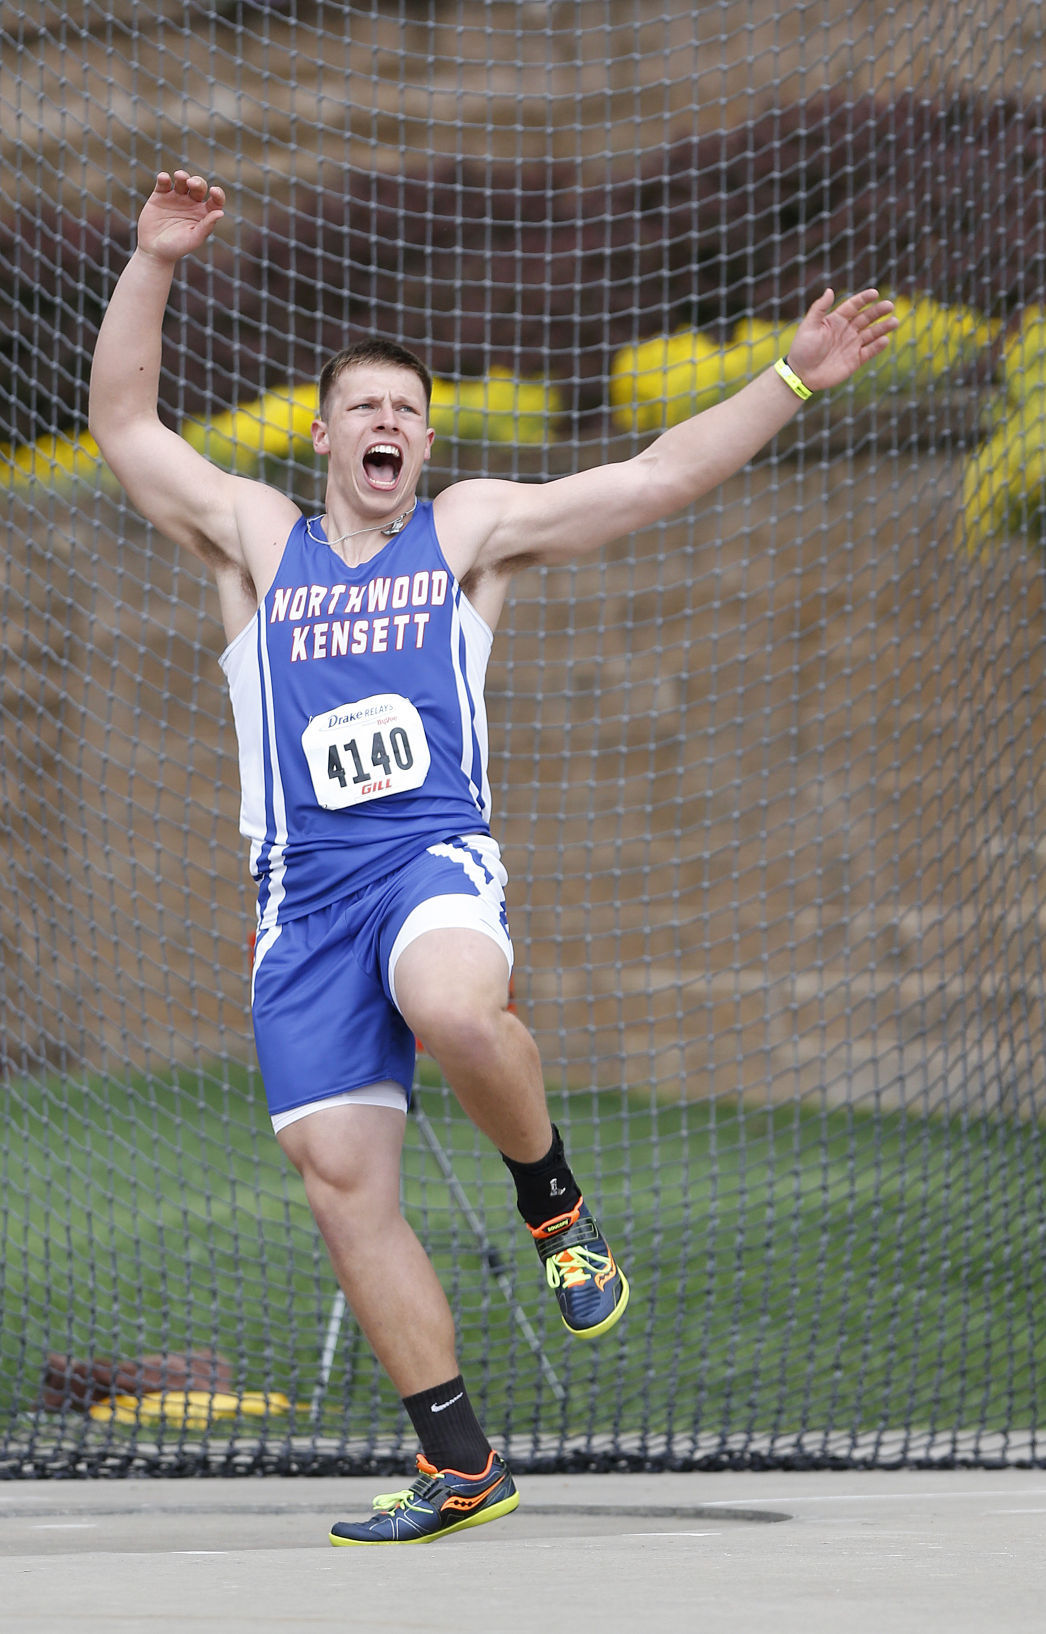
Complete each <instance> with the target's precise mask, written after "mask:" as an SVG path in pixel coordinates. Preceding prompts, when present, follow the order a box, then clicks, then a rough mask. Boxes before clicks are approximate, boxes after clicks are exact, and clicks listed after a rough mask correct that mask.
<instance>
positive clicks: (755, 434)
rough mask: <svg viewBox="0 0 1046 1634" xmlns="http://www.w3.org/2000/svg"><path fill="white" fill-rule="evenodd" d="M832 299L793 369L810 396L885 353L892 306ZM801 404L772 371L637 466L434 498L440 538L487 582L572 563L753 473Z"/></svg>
mask: <svg viewBox="0 0 1046 1634" xmlns="http://www.w3.org/2000/svg"><path fill="white" fill-rule="evenodd" d="M834 301H835V297H834V294H833V292H832V291H831V290H830V289H828V290H825V292H824V294H823V295H821V296H820V297H819V298H818V299H817V300H816V301H815V302H814V303H813V305H812V306H811V308H810V310H809V311H808V312H807V314H806V316H805V317H804V319H803V321H802V323H801V324H800V325H799V328H798V330H797V331H796V335H795V339H794V341H793V342H792V346H791V350H790V353H789V358H788V362H789V365H790V368H791V371H792V373H793V375H794V376H796V377H798V380H799V382H800V384H801V386H803V387H805V388H808V390H809V391H811V392H813V391H820V390H824V389H826V388H827V387H829V386H838V385H841V384H842V382H843V381H845V380H847V379H849V377H850V375H852V374H853V373H855V371H856V370H857V369H859V368H860V367H861V366H862V365H863V364H864V363H866V362H868V360H869V359H870V358H873V357H875V356H877V355H878V353H880V352H881V351H882V350H883V348H884V347H885V346H886V345H888V343H889V338H890V335H891V333H892V331H893V330H894V329H896V328H897V319H896V318H895V317H894V315H893V305H892V303H891V302H890V301H886V300H880V299H879V294H878V291H877V290H874V289H866V290H862V291H861V293H860V294H858V295H852V296H851V297H850V298H849V299H848V300H845V301H843V302H842V303H841V304H840V305H839V306H835V305H834ZM801 407H802V398H801V396H800V395H798V394H797V392H796V391H795V390H794V389H793V386H791V385H789V384H788V382H787V380H786V379H784V378H783V377H782V375H781V374H780V373H779V372H778V371H777V369H776V368H770V369H766V370H765V371H764V372H763V373H762V374H760V375H758V376H757V377H756V379H755V380H752V381H750V382H749V384H748V385H747V386H745V387H744V388H743V389H742V390H741V391H739V392H737V393H736V394H735V395H734V396H732V397H729V398H726V399H725V400H724V401H723V402H721V403H717V404H715V405H714V407H712V408H710V409H706V410H705V411H704V412H703V413H701V414H697V415H694V417H693V418H692V419H690V420H685V421H683V422H682V423H681V424H680V425H677V426H673V427H671V428H670V429H669V430H668V431H665V432H663V433H662V435H661V436H660V437H658V438H656V440H655V441H654V442H652V443H651V444H650V446H649V447H648V448H646V449H644V450H643V452H642V453H641V454H637V455H636V456H635V457H634V458H633V459H630V460H622V461H620V462H619V463H617V464H613V465H603V466H598V467H595V468H593V469H592V470H588V471H579V472H577V473H575V474H574V475H573V476H569V477H561V478H559V479H558V480H557V481H554V482H549V483H545V484H541V485H539V484H523V483H511V482H483V481H477V482H464V483H461V484H459V485H458V486H457V487H455V488H452V489H448V490H445V492H444V493H443V494H441V495H440V496H439V498H438V499H437V502H436V504H437V518H438V521H439V525H440V529H441V535H444V536H445V537H446V538H447V539H451V538H456V537H458V538H460V537H467V538H468V540H469V541H470V545H471V549H472V560H471V562H469V561H467V560H459V561H457V562H455V564H454V565H455V568H456V569H457V571H459V573H461V572H462V570H464V573H472V574H473V575H474V576H475V577H477V578H480V577H482V576H483V574H484V572H485V571H486V572H489V573H493V574H498V573H502V574H503V573H504V572H506V571H511V569H512V567H513V566H517V565H522V564H523V563H525V562H527V561H539V562H553V561H566V560H571V559H573V558H575V557H577V556H580V555H584V554H586V553H587V552H590V551H593V550H598V549H600V548H601V547H602V546H603V545H607V544H609V543H610V542H611V540H613V539H620V538H622V537H623V536H624V535H625V534H628V533H632V532H634V531H636V530H637V529H639V528H644V527H649V526H650V525H651V524H652V523H654V522H659V521H661V520H663V519H664V518H665V517H668V516H672V515H674V514H675V513H677V512H679V511H682V510H685V509H686V508H687V507H688V506H690V505H693V504H694V503H695V502H696V501H697V500H699V499H701V498H702V497H703V496H704V495H705V494H707V493H709V492H710V491H711V490H712V489H713V488H716V487H718V485H719V484H720V483H721V482H723V481H724V480H725V479H726V478H727V477H729V476H731V475H732V474H733V473H734V472H735V471H739V470H740V469H741V468H742V466H744V465H746V464H747V463H748V461H749V460H750V459H752V457H753V456H754V455H755V454H757V453H758V452H759V450H760V449H761V448H762V447H763V446H764V445H765V444H766V443H768V442H769V441H770V440H771V438H773V437H775V436H776V435H777V433H778V432H779V431H781V430H783V428H784V427H785V426H786V425H787V424H788V422H789V421H790V420H792V419H793V418H794V417H795V415H796V414H797V412H798V411H799V409H800V408H801Z"/></svg>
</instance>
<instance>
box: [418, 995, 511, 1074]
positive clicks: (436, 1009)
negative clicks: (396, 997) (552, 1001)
mask: <svg viewBox="0 0 1046 1634" xmlns="http://www.w3.org/2000/svg"><path fill="white" fill-rule="evenodd" d="M505 1016H506V1012H505V1011H504V1010H502V1009H500V1008H499V1007H497V1006H496V1005H489V1004H482V1003H478V1002H476V1001H475V1000H474V999H473V998H472V997H471V996H470V995H469V994H468V993H464V994H453V995H451V996H447V995H444V997H443V998H442V999H440V1000H438V1001H430V1002H427V1003H424V1004H423V1005H422V1007H421V1013H420V1014H419V1015H418V1017H417V1020H416V1022H415V1031H416V1032H417V1034H418V1037H419V1038H420V1039H421V1042H422V1043H423V1044H424V1046H425V1048H426V1050H428V1052H429V1053H430V1055H433V1056H434V1057H435V1058H436V1060H437V1061H438V1060H440V1059H442V1058H444V1057H452V1058H464V1059H467V1060H469V1061H476V1062H479V1061H486V1060H489V1059H490V1058H491V1057H492V1056H495V1055H496V1054H497V1053H498V1052H499V1051H500V1050H501V1049H502V1048H503V1044H504V1028H505Z"/></svg>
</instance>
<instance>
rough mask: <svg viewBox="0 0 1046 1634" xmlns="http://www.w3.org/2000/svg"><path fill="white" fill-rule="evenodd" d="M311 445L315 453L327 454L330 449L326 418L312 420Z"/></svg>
mask: <svg viewBox="0 0 1046 1634" xmlns="http://www.w3.org/2000/svg"><path fill="white" fill-rule="evenodd" d="M311 430H312V446H313V448H314V449H315V450H316V452H317V454H329V453H330V451H331V445H330V438H329V437H328V435H327V422H326V420H313V422H312V427H311Z"/></svg>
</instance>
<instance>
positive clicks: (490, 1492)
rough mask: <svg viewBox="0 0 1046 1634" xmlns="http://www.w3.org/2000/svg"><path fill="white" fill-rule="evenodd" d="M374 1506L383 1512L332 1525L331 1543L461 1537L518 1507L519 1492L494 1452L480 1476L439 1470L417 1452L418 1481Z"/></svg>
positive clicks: (398, 1541) (383, 1498)
mask: <svg viewBox="0 0 1046 1634" xmlns="http://www.w3.org/2000/svg"><path fill="white" fill-rule="evenodd" d="M375 1502H376V1503H377V1504H380V1505H381V1507H380V1508H379V1509H377V1511H376V1513H375V1514H373V1515H368V1517H367V1519H366V1520H364V1521H359V1522H358V1523H353V1522H350V1521H336V1522H335V1524H334V1525H333V1526H332V1527H331V1532H330V1540H331V1542H332V1543H334V1544H339V1545H340V1544H350V1545H351V1544H368V1543H431V1542H432V1541H433V1539H434V1538H442V1537H446V1536H447V1535H448V1534H449V1533H450V1532H463V1531H464V1530H465V1529H466V1527H469V1526H482V1525H483V1524H484V1522H486V1521H496V1520H497V1519H498V1518H499V1516H501V1515H508V1514H510V1513H511V1511H512V1510H513V1509H515V1508H516V1506H517V1505H518V1503H519V1493H518V1492H517V1491H516V1487H515V1483H514V1482H513V1479H512V1476H511V1475H510V1473H509V1468H508V1465H507V1464H506V1463H505V1461H504V1459H503V1458H500V1457H499V1456H498V1454H497V1453H496V1452H492V1453H491V1455H490V1457H489V1458H488V1459H487V1462H486V1466H485V1467H484V1468H483V1469H482V1470H481V1471H480V1473H479V1474H478V1475H463V1474H462V1472H461V1471H460V1470H456V1469H439V1470H438V1469H437V1468H436V1466H435V1465H434V1464H430V1463H429V1461H428V1459H427V1458H425V1457H424V1456H423V1455H422V1454H421V1453H419V1454H418V1476H417V1479H416V1480H415V1481H414V1482H413V1483H412V1484H411V1485H410V1486H409V1487H407V1489H406V1491H404V1492H394V1493H389V1494H387V1495H384V1496H383V1497H382V1498H380V1499H377V1500H375ZM386 1505H389V1506H390V1507H385V1506H386Z"/></svg>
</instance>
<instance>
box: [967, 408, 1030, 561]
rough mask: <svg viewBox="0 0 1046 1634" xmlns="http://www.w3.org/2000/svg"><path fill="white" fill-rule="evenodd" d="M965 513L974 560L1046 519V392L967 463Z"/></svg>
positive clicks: (1017, 411)
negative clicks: (976, 555)
mask: <svg viewBox="0 0 1046 1634" xmlns="http://www.w3.org/2000/svg"><path fill="white" fill-rule="evenodd" d="M962 507H963V528H964V537H965V543H966V547H967V549H968V550H970V551H971V552H973V553H974V554H976V553H978V552H981V551H984V550H985V549H987V548H988V547H989V546H990V545H991V544H992V543H993V542H996V541H997V540H999V539H1001V538H1006V537H1008V536H1010V535H1014V534H1021V533H1025V532H1027V531H1028V530H1029V529H1030V528H1031V527H1032V525H1033V523H1034V522H1035V520H1036V518H1038V517H1039V516H1040V515H1041V514H1043V513H1046V388H1043V389H1040V390H1038V391H1035V392H1032V393H1030V394H1029V395H1028V396H1027V397H1026V398H1025V399H1024V401H1023V402H1021V403H1020V404H1018V405H1017V407H1016V408H1015V409H1014V410H1013V411H1012V413H1011V414H1010V415H1009V416H1008V417H1007V419H1006V421H1005V422H1004V423H1003V424H1002V425H1001V426H1000V427H999V428H998V430H997V431H996V432H995V434H994V436H992V437H990V438H989V439H988V441H987V442H984V443H982V444H981V446H980V447H979V448H978V449H977V450H976V452H975V453H974V454H973V455H971V457H970V458H969V459H968V460H967V462H966V467H965V470H964V471H963V482H962Z"/></svg>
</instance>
